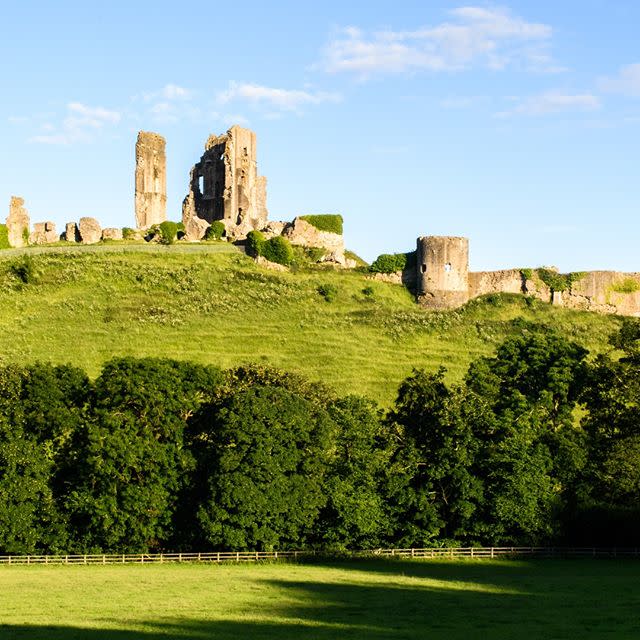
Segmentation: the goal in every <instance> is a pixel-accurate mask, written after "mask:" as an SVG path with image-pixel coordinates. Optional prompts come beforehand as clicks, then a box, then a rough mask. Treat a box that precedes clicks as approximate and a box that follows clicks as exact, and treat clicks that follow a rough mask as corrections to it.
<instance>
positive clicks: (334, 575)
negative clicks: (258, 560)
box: [0, 560, 640, 640]
mask: <svg viewBox="0 0 640 640" xmlns="http://www.w3.org/2000/svg"><path fill="white" fill-rule="evenodd" d="M639 574H640V564H638V562H635V561H632V562H628V561H624V562H623V561H619V562H616V561H613V560H570V561H563V560H553V561H530V562H517V561H489V560H485V561H477V560H476V561H470V560H467V561H392V560H387V561H385V560H377V561H374V560H368V561H362V562H355V561H351V562H343V563H334V564H327V565H322V564H318V565H293V564H266V565H244V566H242V565H235V566H216V565H213V566H204V565H172V566H167V565H147V566H140V565H133V566H132V565H123V566H118V565H115V566H101V565H98V566H95V565H93V566H86V567H85V566H66V567H65V566H57V567H55V566H51V565H49V566H30V567H29V566H13V567H2V568H1V569H0V640H5V639H7V640H8V639H9V638H11V639H13V638H38V639H41V638H46V639H47V640H80V639H82V640H106V639H107V638H109V639H117V640H160V639H161V638H188V639H194V640H195V639H196V638H216V639H219V640H232V639H233V640H237V639H238V638H251V640H266V639H276V638H277V639H278V640H289V639H291V640H293V639H295V640H306V639H309V640H311V639H314V640H329V639H335V638H362V639H367V640H383V639H385V640H391V639H398V640H407V639H413V638H415V639H416V640H418V639H423V638H429V639H430V640H441V639H442V640H444V639H446V640H459V639H461V640H471V639H475V638H478V639H480V638H483V639H484V638H491V639H492V640H501V639H503V638H504V639H506V638H508V639H510V640H511V639H513V638H536V639H537V638H581V639H590V638H594V639H595V638H598V639H600V638H629V639H630V638H638V637H640V618H639V617H638V616H637V611H638V608H639V607H640V595H639V593H638V589H637V588H636V587H637V583H638V576H639Z"/></svg>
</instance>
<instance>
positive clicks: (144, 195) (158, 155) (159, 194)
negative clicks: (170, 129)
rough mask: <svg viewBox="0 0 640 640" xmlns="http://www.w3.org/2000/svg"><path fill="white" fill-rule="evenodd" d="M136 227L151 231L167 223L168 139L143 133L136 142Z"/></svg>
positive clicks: (139, 134)
mask: <svg viewBox="0 0 640 640" xmlns="http://www.w3.org/2000/svg"><path fill="white" fill-rule="evenodd" d="M135 205H136V227H137V228H138V229H148V228H149V227H151V226H152V225H154V224H160V223H161V222H164V221H165V220H166V219H167V159H166V154H165V139H164V138H163V137H162V136H161V135H159V134H157V133H153V132H149V131H140V132H139V133H138V140H137V142H136V195H135Z"/></svg>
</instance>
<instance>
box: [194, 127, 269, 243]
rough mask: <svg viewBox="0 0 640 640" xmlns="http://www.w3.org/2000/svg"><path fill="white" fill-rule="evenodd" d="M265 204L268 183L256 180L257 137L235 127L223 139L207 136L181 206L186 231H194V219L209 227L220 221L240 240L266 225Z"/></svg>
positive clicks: (251, 132)
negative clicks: (204, 222) (202, 221)
mask: <svg viewBox="0 0 640 640" xmlns="http://www.w3.org/2000/svg"><path fill="white" fill-rule="evenodd" d="M266 202H267V179H266V178H264V177H262V176H258V165H257V162H256V134H255V133H254V132H253V131H250V130H249V129H243V128H242V127H239V126H237V125H235V126H233V127H231V129H229V131H227V133H225V134H223V135H220V136H209V139H208V140H207V142H206V144H205V151H204V154H203V155H202V157H201V158H200V162H198V163H197V164H196V165H195V166H194V167H193V169H192V170H191V178H190V185H189V193H188V195H187V197H186V198H185V199H184V202H183V204H182V222H183V223H184V225H185V228H186V229H187V230H188V229H189V228H191V227H194V225H193V223H192V221H193V219H194V218H200V219H201V220H204V221H206V222H207V223H208V224H211V223H212V222H213V221H214V220H221V221H222V222H224V225H225V227H226V229H227V234H228V235H229V236H231V237H234V238H243V237H245V236H246V235H247V233H249V231H251V230H252V229H262V228H263V227H264V226H265V225H266V223H267V217H268V212H267V206H266ZM187 235H189V234H187ZM192 239H197V238H192Z"/></svg>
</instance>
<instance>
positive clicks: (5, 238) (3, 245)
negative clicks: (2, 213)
mask: <svg viewBox="0 0 640 640" xmlns="http://www.w3.org/2000/svg"><path fill="white" fill-rule="evenodd" d="M10 247H11V245H10V244H9V231H8V229H7V225H6V224H0V249H9V248H10Z"/></svg>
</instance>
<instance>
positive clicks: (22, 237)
mask: <svg viewBox="0 0 640 640" xmlns="http://www.w3.org/2000/svg"><path fill="white" fill-rule="evenodd" d="M29 225H30V220H29V213H28V212H27V210H26V209H25V208H24V199H23V198H18V197H17V196H11V201H10V203H9V215H8V217H7V234H8V236H9V244H10V245H11V246H12V247H24V246H25V245H26V244H27V242H28V238H29Z"/></svg>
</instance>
